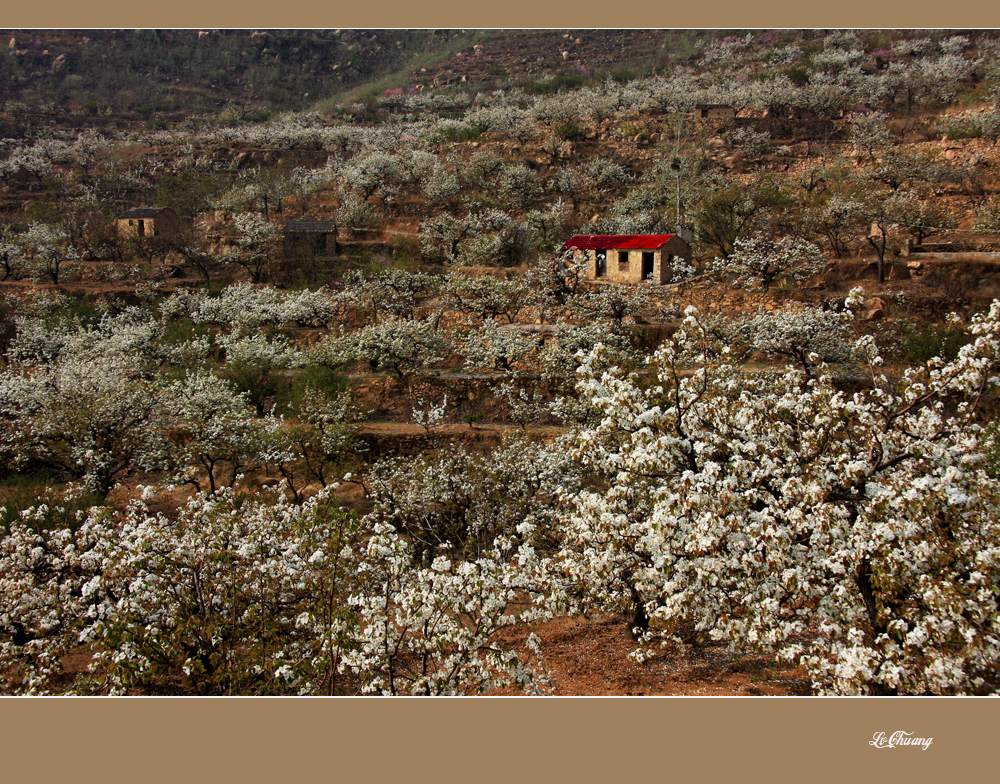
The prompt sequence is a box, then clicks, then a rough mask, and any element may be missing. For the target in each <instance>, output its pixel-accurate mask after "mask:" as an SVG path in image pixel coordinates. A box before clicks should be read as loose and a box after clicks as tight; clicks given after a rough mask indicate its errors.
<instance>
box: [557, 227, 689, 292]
mask: <svg viewBox="0 0 1000 784" xmlns="http://www.w3.org/2000/svg"><path fill="white" fill-rule="evenodd" d="M563 251H565V252H566V253H571V254H572V258H573V259H574V260H575V261H578V262H582V263H583V264H584V270H583V273H584V277H585V278H588V279H591V280H608V281H612V282H614V283H642V282H643V281H648V282H651V283H667V282H668V281H669V280H670V275H671V267H672V266H673V262H674V260H675V259H689V258H691V246H690V245H688V244H687V243H686V242H685V241H684V240H682V239H681V238H680V237H679V236H677V235H676V234H576V235H574V236H572V237H570V238H569V239H568V240H566V241H565V242H564V243H563Z"/></svg>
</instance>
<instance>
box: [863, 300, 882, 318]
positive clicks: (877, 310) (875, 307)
mask: <svg viewBox="0 0 1000 784" xmlns="http://www.w3.org/2000/svg"><path fill="white" fill-rule="evenodd" d="M865 306H866V307H865V312H864V313H862V314H861V318H862V320H863V321H881V320H882V319H883V318H884V317H885V300H883V299H882V298H881V297H872V298H871V299H866V300H865Z"/></svg>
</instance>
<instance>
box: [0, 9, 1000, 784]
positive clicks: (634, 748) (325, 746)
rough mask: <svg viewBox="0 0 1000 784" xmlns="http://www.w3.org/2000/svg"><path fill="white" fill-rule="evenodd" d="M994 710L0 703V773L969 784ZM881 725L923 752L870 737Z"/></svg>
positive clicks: (171, 17) (157, 19)
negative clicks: (877, 743)
mask: <svg viewBox="0 0 1000 784" xmlns="http://www.w3.org/2000/svg"><path fill="white" fill-rule="evenodd" d="M990 5H994V6H995V8H993V9H991V8H990ZM996 6H997V4H991V3H989V2H987V1H986V0H949V1H948V2H937V3H935V4H933V5H931V4H930V3H917V2H913V1H912V0H910V1H909V2H904V1H902V0H882V1H881V2H877V3H871V2H860V1H859V0H839V1H838V2H830V3H823V4H814V3H808V2H802V0H798V1H797V2H793V1H792V0H781V1H780V2H779V1H778V0H755V1H754V2H750V0H743V2H727V3H726V4H722V3H719V2H711V3H704V2H694V3H680V2H677V0H673V2H657V3H653V2H648V0H647V2H644V3H637V2H632V3H628V4H623V3H611V2H606V1H605V2H600V3H598V2H593V0H575V1H574V2H570V1H569V0H557V1H553V0H548V1H545V0H531V1H530V2H527V1H526V0H504V2H497V3H477V2H468V1H467V2H458V0H423V1H422V2H400V1H399V0H397V2H395V3H387V2H364V3H349V4H348V3H326V4H321V3H319V2H317V1H316V0H311V1H309V0H282V2H275V1H274V0H270V2H266V3H265V2H261V1H260V0H242V1H240V0H214V2H213V1H212V0H209V2H206V1H205V0H200V1H199V2H196V1H195V0H171V2H167V3H158V4H149V3H136V2H134V1H133V2H125V0H99V1H98V0H92V1H91V2H79V0H78V1H77V2H69V1H68V0H56V1H55V2H47V3H28V2H23V0H22V1H21V2H16V0H10V2H7V3H4V4H3V6H2V7H0V28H4V29H7V28H23V27H51V28H82V27H90V28H105V27H116V28H131V27H147V28H154V27H164V28H168V27H187V28H211V27H241V28H262V27H285V28H299V27H330V28H345V27H397V28H403V27H423V28H432V27H452V28H468V27H509V28H525V27H533V28H545V27H548V28H567V29H574V28H575V29H584V28H588V27H610V28H625V27H657V28H658V27H674V28H677V27H702V28H729V29H732V28H765V27H784V28H801V27H820V28H822V27H888V28H903V27H906V28H916V27H927V28H945V27H947V28H973V27H980V28H992V27H1000V10H996ZM0 89H2V85H0ZM998 708H1000V702H998V701H997V700H996V699H995V698H968V699H959V698H809V697H802V698H769V697H743V698H740V697H732V698H681V697H679V698H652V697H647V698H549V699H534V698H518V697H515V698H495V697H494V698H479V699H477V698H456V699H407V698H403V699H387V698H382V699H379V698H334V699H253V698H246V699H192V698H189V699H171V698H163V699H152V698H150V699H145V698H137V699H106V698H76V699H74V698H3V699H0V749H2V750H3V761H2V763H0V770H2V771H3V772H2V780H4V781H10V782H55V781H68V782H72V783H73V784H76V782H81V781H85V782H89V781H101V782H109V781H129V782H137V783H142V782H146V781H168V780H169V781H172V782H184V784H187V782H213V783H217V784H228V783H229V782H241V783H242V782H247V781H267V782H274V784H283V783H284V782H296V783H297V782H328V781H329V782H335V781H344V782H351V783H353V782H356V781H357V782H369V781H377V782H381V781H389V782H409V781H411V780H413V781H433V782H444V781H457V780H462V781H471V782H478V781H505V782H520V781H526V782H535V781H546V782H553V784H561V783H562V782H574V783H575V782H577V781H606V782H619V781H622V782H665V783H666V782H673V781H679V782H687V781H693V782H700V781H707V782H713V781H727V780H728V781H740V782H742V781H758V780H759V781H804V782H812V781H838V782H844V783H845V784H854V782H868V781H879V782H894V781H900V782H907V784H909V783H910V782H918V781H934V782H942V783H943V782H950V781H970V780H971V781H978V780H984V781H987V780H992V779H994V778H996V776H997V763H996V757H997V755H996V747H994V746H993V745H992V744H993V742H994V740H991V739H995V735H996V728H997V726H998V721H997V720H998V718H1000V710H998ZM896 730H902V731H906V732H909V733H911V734H913V735H916V736H920V737H930V738H933V742H932V743H931V745H930V746H929V747H928V748H927V749H926V750H923V749H921V748H920V747H916V748H914V747H902V748H894V749H885V748H876V747H874V746H872V745H870V744H869V741H870V740H871V738H872V736H873V734H874V733H876V732H886V733H887V734H889V733H892V732H893V731H896Z"/></svg>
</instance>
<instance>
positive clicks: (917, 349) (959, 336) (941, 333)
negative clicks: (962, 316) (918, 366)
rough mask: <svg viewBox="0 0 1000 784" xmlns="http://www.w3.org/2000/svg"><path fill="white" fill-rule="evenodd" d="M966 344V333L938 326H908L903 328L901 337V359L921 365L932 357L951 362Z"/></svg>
mask: <svg viewBox="0 0 1000 784" xmlns="http://www.w3.org/2000/svg"><path fill="white" fill-rule="evenodd" d="M968 342H969V335H968V334H967V333H965V332H963V331H962V330H960V329H956V328H954V327H949V326H945V325H940V324H909V325H906V326H905V327H903V329H902V335H901V348H902V354H903V357H904V358H905V359H906V360H907V361H909V362H912V363H923V362H926V361H927V360H929V359H931V358H933V357H942V358H943V359H946V360H952V359H954V358H955V357H956V356H957V355H958V350H959V349H960V348H961V347H962V346H964V345H965V344H966V343H968Z"/></svg>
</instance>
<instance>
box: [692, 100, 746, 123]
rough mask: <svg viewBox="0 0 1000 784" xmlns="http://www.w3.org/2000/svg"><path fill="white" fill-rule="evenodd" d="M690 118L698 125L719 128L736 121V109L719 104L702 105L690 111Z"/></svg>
mask: <svg viewBox="0 0 1000 784" xmlns="http://www.w3.org/2000/svg"><path fill="white" fill-rule="evenodd" d="M691 118H692V119H693V120H694V121H695V122H697V123H699V124H703V125H708V126H711V127H714V128H719V127H722V126H724V125H729V124H731V123H732V122H733V121H734V120H735V119H736V109H734V108H733V107H732V106H728V105H726V104H721V103H702V104H698V105H697V106H695V108H694V109H693V110H692V112H691Z"/></svg>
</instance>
